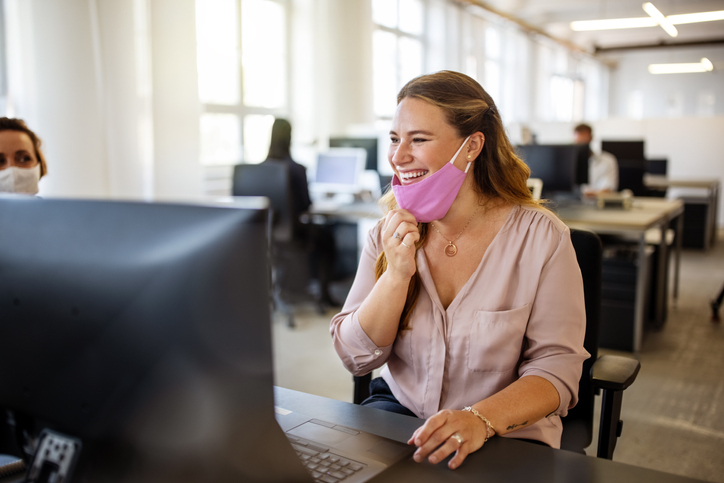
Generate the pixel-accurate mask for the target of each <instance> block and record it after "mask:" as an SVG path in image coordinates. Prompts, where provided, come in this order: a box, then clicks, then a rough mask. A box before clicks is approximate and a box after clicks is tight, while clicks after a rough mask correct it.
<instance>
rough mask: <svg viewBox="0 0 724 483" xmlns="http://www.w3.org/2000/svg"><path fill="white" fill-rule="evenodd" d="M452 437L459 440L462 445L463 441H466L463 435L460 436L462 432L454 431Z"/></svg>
mask: <svg viewBox="0 0 724 483" xmlns="http://www.w3.org/2000/svg"><path fill="white" fill-rule="evenodd" d="M450 438H451V439H454V440H455V441H457V442H458V444H459V445H460V446H462V445H463V443H464V442H465V440H464V439H463V437H462V436H460V433H453V434H452V436H450Z"/></svg>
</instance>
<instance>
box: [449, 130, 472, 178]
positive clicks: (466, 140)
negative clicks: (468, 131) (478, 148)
mask: <svg viewBox="0 0 724 483" xmlns="http://www.w3.org/2000/svg"><path fill="white" fill-rule="evenodd" d="M468 139H470V136H468V137H466V138H465V141H463V143H462V144H461V145H460V147H459V148H458V150H457V152H456V153H455V154H454V155H453V157H452V159H451V160H450V164H452V165H453V166H455V160H456V159H457V157H458V154H460V151H462V150H463V148H464V147H465V144H467V142H468ZM471 164H472V161H468V165H467V166H466V167H465V174H467V173H468V170H469V169H470V165H471Z"/></svg>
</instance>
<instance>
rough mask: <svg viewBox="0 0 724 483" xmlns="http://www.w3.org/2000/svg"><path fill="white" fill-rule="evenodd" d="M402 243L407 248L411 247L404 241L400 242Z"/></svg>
mask: <svg viewBox="0 0 724 483" xmlns="http://www.w3.org/2000/svg"><path fill="white" fill-rule="evenodd" d="M400 245H402V246H403V247H405V248H410V245H408V244H407V243H405V242H403V241H401V242H400Z"/></svg>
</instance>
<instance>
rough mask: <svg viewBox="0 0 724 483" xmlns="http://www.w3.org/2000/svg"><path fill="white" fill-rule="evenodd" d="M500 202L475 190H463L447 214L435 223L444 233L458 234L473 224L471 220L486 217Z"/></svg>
mask: <svg viewBox="0 0 724 483" xmlns="http://www.w3.org/2000/svg"><path fill="white" fill-rule="evenodd" d="M499 201H500V200H496V199H494V198H490V197H488V196H484V195H480V194H478V193H476V192H475V191H474V190H466V192H462V190H461V192H460V193H458V197H457V198H456V199H455V202H454V203H453V204H452V206H451V207H450V210H449V211H448V212H447V214H446V215H445V216H444V217H443V218H441V219H440V220H437V221H434V222H433V223H434V224H435V226H436V227H438V229H439V230H441V231H442V232H443V233H447V234H451V233H457V232H459V231H460V230H462V229H463V227H464V226H466V225H468V223H471V218H474V217H475V218H477V217H481V216H485V214H486V213H487V212H488V211H489V210H490V209H491V208H493V207H495V206H497V205H499V204H500V203H499Z"/></svg>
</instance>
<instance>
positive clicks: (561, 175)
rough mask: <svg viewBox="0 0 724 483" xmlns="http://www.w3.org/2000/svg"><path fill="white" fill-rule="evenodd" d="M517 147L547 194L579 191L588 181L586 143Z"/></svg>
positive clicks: (553, 194)
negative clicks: (579, 187) (541, 182)
mask: <svg viewBox="0 0 724 483" xmlns="http://www.w3.org/2000/svg"><path fill="white" fill-rule="evenodd" d="M516 150H517V151H518V155H519V156H520V157H521V159H523V161H524V162H525V163H526V164H527V165H528V167H529V168H530V177H531V178H539V179H541V180H542V181H543V197H544V198H549V197H554V196H556V195H561V194H564V193H576V192H577V191H578V186H579V185H581V184H583V183H587V182H588V158H589V157H590V148H589V146H588V145H587V144H526V145H522V146H517V147H516Z"/></svg>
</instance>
